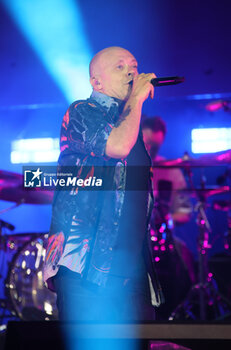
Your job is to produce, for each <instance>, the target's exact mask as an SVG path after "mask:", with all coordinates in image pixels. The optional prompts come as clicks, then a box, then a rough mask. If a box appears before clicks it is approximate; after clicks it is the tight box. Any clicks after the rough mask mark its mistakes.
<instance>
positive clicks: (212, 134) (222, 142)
mask: <svg viewBox="0 0 231 350" xmlns="http://www.w3.org/2000/svg"><path fill="white" fill-rule="evenodd" d="M191 140H192V143H191V149H192V152H193V153H214V152H220V151H226V150H228V149H231V128H210V129H208V128H205V129H193V130H192V133H191Z"/></svg>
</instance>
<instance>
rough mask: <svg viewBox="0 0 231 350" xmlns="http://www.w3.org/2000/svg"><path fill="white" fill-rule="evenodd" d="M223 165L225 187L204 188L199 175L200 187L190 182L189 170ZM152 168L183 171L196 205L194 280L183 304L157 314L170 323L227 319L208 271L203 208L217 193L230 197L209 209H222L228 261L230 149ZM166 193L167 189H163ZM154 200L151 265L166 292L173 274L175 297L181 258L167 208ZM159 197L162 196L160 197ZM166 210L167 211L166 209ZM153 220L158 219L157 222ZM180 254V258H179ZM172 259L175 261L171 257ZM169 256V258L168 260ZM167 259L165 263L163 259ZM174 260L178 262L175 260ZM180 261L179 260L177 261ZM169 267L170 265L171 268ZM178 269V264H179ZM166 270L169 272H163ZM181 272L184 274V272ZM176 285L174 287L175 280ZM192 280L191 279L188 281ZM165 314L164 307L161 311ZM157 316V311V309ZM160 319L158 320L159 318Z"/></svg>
mask: <svg viewBox="0 0 231 350" xmlns="http://www.w3.org/2000/svg"><path fill="white" fill-rule="evenodd" d="M221 165H222V166H225V167H226V171H225V174H224V175H223V176H222V177H223V178H224V179H225V180H227V182H228V183H229V185H226V186H217V187H213V188H211V187H210V188H206V186H205V180H204V176H203V172H202V176H201V181H200V182H201V186H200V187H199V188H196V187H195V186H194V183H193V175H192V169H194V168H205V167H215V166H221ZM153 166H154V169H155V168H164V169H168V168H180V169H181V170H184V172H185V174H186V175H187V177H188V183H189V188H188V194H189V196H191V198H192V199H194V201H196V204H195V205H194V212H196V213H197V215H196V225H197V228H198V229H197V232H198V234H197V254H198V263H197V276H198V277H197V278H196V281H195V283H194V284H191V288H189V290H188V292H187V294H186V296H185V297H184V298H183V301H182V300H181V302H180V303H179V304H178V305H177V306H176V305H175V308H174V309H173V310H170V309H168V308H167V311H168V312H169V314H168V315H167V314H166V312H163V313H162V314H161V312H162V310H161V308H160V315H162V316H163V317H164V318H167V319H168V320H170V321H174V320H181V321H182V320H200V321H208V320H223V319H231V300H230V299H229V298H228V297H227V296H225V295H223V294H221V293H220V292H219V289H218V286H217V283H216V281H215V279H214V276H213V273H212V272H211V271H210V269H209V263H208V252H209V249H211V248H212V242H211V233H212V228H211V225H210V223H209V220H208V215H207V208H208V199H210V197H211V198H212V196H215V195H218V194H227V195H228V196H230V198H229V199H226V200H215V201H214V202H213V205H212V208H213V209H214V210H222V211H224V212H226V213H227V231H226V232H225V233H224V235H223V242H224V246H223V247H224V250H225V253H226V255H228V256H229V258H230V259H231V200H230V199H231V186H230V185H231V150H228V151H226V152H219V153H214V154H209V155H204V156H202V157H200V158H199V159H191V158H190V157H189V156H188V155H187V154H185V155H184V157H182V158H177V159H173V160H166V161H165V160H164V161H159V162H154V164H153ZM166 190H167V189H166ZM159 197H160V196H158V198H157V199H156V204H155V210H156V211H155V215H154V216H153V217H154V219H153V220H152V221H151V239H152V241H153V249H154V252H155V262H156V266H157V271H158V264H159V265H160V266H161V267H160V268H159V271H158V272H159V276H160V282H161V279H162V280H163V286H165V287H166V289H169V287H170V288H171V287H172V286H171V285H170V284H169V279H171V277H172V276H170V274H171V273H172V274H174V277H175V280H174V288H176V289H177V293H178V296H179V294H180V292H181V285H180V283H181V282H182V281H180V280H179V278H181V277H182V276H184V277H183V279H185V275H182V274H181V276H180V275H179V276H177V275H176V274H175V271H174V272H173V270H174V269H175V270H176V269H177V263H176V262H177V261H179V260H183V259H184V258H183V257H182V255H181V254H180V252H179V249H178V248H177V244H176V241H175V239H174V235H173V228H174V225H173V222H172V220H171V215H169V208H168V206H165V207H164V205H163V201H160V200H159ZM162 197H163V196H162ZM166 208H167V209H166ZM156 218H159V219H160V218H161V221H160V220H159V221H158V223H157V222H156ZM180 255H181V256H180ZM171 256H172V257H174V258H176V259H175V260H174V259H173V258H171ZM169 257H170V259H169ZM166 258H168V259H169V260H167V259H166ZM177 259H178V260H177ZM181 262H182V261H181ZM171 265H174V267H173V266H171ZM181 266H182V264H181ZM168 270H169V273H167V271H168ZM184 272H185V271H184ZM177 278H178V282H177V284H176V280H177ZM191 280H192V279H191ZM174 288H172V289H171V291H170V299H171V296H173V295H174V290H173V289H174ZM164 311H166V308H165V310H164ZM157 315H158V310H157ZM160 319H161V317H160Z"/></svg>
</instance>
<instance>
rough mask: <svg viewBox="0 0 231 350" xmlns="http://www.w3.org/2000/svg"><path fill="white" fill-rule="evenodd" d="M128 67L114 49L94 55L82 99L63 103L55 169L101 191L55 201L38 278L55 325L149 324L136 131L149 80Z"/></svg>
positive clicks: (146, 202)
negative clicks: (67, 169)
mask: <svg viewBox="0 0 231 350" xmlns="http://www.w3.org/2000/svg"><path fill="white" fill-rule="evenodd" d="M137 66H138V64H137V61H136V59H135V57H134V56H133V55H132V54H131V53H130V52H129V51H127V50H125V49H123V48H120V47H109V48H106V49H104V50H102V51H100V52H98V53H97V54H96V55H95V56H94V57H93V59H92V61H91V63H90V83H91V85H92V88H93V92H92V94H91V96H90V98H88V99H86V100H79V101H75V102H74V103H72V104H71V106H70V107H69V108H68V110H67V112H66V114H65V116H64V118H63V122H62V127H61V140H60V142H61V153H60V157H59V161H58V167H62V166H66V165H68V166H73V167H77V168H78V169H80V168H81V169H88V171H87V172H88V174H91V176H95V177H97V175H99V174H100V176H101V177H102V178H103V181H106V182H108V183H107V185H108V187H107V188H109V190H108V191H100V190H99V191H90V190H89V191H79V190H78V189H77V188H72V189H71V190H70V191H56V193H55V197H54V201H53V209H52V221H51V227H50V232H49V240H48V246H47V251H46V259H45V267H44V280H45V281H46V282H47V284H48V287H49V288H50V289H52V290H54V291H55V292H56V293H57V305H58V310H59V317H60V319H62V320H74V321H79V322H82V321H99V322H121V321H145V320H153V319H154V305H155V306H158V305H159V304H160V303H161V301H162V295H161V288H160V286H159V283H158V279H157V278H156V274H155V270H154V266H153V262H152V254H151V249H150V244H149V243H150V237H149V230H148V229H149V226H148V221H149V214H150V212H151V209H152V208H151V206H152V198H151V196H152V194H151V192H152V191H150V188H149V185H150V166H151V162H150V158H149V155H148V153H147V152H146V149H145V146H144V144H143V140H142V134H141V131H140V118H141V111H142V106H143V103H144V101H145V100H146V99H147V98H149V97H151V98H153V97H154V88H153V86H152V85H151V83H150V81H151V79H152V78H154V77H155V74H153V73H150V74H144V73H141V74H139V73H138V67H137ZM108 169H110V174H112V173H113V175H112V176H111V175H109V173H108ZM134 169H142V170H141V171H140V170H139V171H135V172H134ZM111 170H113V172H112V173H111ZM134 182H135V185H134ZM131 183H133V191H131V190H129V189H131V187H129V186H130V185H131ZM140 183H142V186H143V187H142V191H141V190H139V191H138V190H136V184H137V186H138V185H140ZM134 186H135V187H134Z"/></svg>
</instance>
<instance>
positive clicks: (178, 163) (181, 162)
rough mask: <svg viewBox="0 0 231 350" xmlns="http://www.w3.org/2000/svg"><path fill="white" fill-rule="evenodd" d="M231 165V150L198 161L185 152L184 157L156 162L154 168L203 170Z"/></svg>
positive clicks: (207, 155) (202, 157) (212, 154)
mask: <svg viewBox="0 0 231 350" xmlns="http://www.w3.org/2000/svg"><path fill="white" fill-rule="evenodd" d="M230 164H231V150H227V151H225V152H223V151H222V152H216V153H211V154H205V155H203V156H201V157H199V158H197V159H194V158H192V157H189V155H188V153H187V152H185V154H184V155H183V157H181V158H176V159H166V160H161V161H154V162H153V167H155V168H198V167H199V168H203V167H211V166H212V167H214V166H219V165H228V166H229V165H230Z"/></svg>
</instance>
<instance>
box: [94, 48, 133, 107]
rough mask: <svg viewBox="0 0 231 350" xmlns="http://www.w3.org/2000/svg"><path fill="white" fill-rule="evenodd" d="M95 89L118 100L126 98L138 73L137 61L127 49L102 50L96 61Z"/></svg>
mask: <svg viewBox="0 0 231 350" xmlns="http://www.w3.org/2000/svg"><path fill="white" fill-rule="evenodd" d="M97 64H98V66H97V70H98V76H97V83H98V87H97V90H98V91H100V92H102V93H104V94H106V95H108V96H111V97H116V98H118V99H120V100H127V99H128V97H129V96H130V93H131V89H132V86H131V84H129V82H131V80H133V78H134V76H136V75H138V70H137V61H136V59H135V57H134V56H133V55H132V54H131V53H130V52H129V51H127V50H124V49H122V48H114V49H111V50H108V52H107V51H106V52H104V53H103V54H102V56H101V57H100V59H99V61H98V63H97Z"/></svg>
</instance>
